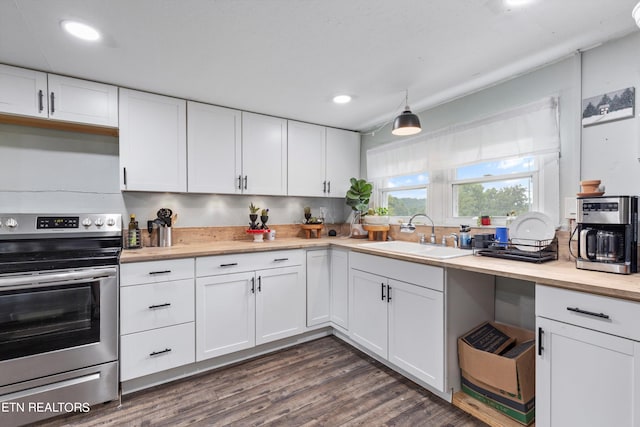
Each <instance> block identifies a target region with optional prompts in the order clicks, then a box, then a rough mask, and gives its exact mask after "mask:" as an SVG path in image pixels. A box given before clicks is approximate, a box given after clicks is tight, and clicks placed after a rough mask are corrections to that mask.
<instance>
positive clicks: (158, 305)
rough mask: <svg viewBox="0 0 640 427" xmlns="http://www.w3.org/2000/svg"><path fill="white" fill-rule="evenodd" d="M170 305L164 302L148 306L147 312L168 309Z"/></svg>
mask: <svg viewBox="0 0 640 427" xmlns="http://www.w3.org/2000/svg"><path fill="white" fill-rule="evenodd" d="M170 305H171V303H170V302H165V303H164V304H154V305H150V306H149V310H154V309H156V308H165V307H169V306H170Z"/></svg>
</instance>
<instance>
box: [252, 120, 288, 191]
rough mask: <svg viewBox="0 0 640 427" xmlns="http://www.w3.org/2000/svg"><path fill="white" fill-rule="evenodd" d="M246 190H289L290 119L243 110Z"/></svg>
mask: <svg viewBox="0 0 640 427" xmlns="http://www.w3.org/2000/svg"><path fill="white" fill-rule="evenodd" d="M242 171H243V183H242V191H243V193H244V194H265V195H271V196H284V195H286V194H287V121H286V120H285V119H280V118H277V117H271V116H263V115H261V114H253V113H246V112H243V113H242Z"/></svg>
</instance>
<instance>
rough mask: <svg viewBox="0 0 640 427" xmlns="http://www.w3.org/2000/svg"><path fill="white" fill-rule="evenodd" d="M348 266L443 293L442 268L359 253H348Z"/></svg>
mask: <svg viewBox="0 0 640 427" xmlns="http://www.w3.org/2000/svg"><path fill="white" fill-rule="evenodd" d="M349 266H350V267H351V268H354V269H356V270H360V271H367V272H369V273H372V274H377V275H378V276H383V277H388V278H390V279H396V280H400V281H403V282H407V283H413V284H414V285H418V286H422V287H424V288H429V289H433V290H435V291H440V292H444V269H443V268H442V267H435V266H432V265H425V264H419V263H415V262H407V261H399V260H397V259H392V258H385V257H381V256H375V255H368V254H363V253H359V252H350V253H349Z"/></svg>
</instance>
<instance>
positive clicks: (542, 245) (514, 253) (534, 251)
mask: <svg viewBox="0 0 640 427" xmlns="http://www.w3.org/2000/svg"><path fill="white" fill-rule="evenodd" d="M520 248H526V249H520ZM473 254H474V255H483V256H490V257H494V258H505V259H512V260H516V261H526V262H535V263H542V262H547V261H555V260H557V259H558V238H557V237H554V238H553V239H546V240H534V239H523V238H518V239H516V243H513V242H512V241H511V239H509V243H507V245H506V246H505V245H504V243H498V242H492V243H491V244H490V245H489V247H488V248H474V249H473Z"/></svg>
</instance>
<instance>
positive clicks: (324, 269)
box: [306, 249, 331, 326]
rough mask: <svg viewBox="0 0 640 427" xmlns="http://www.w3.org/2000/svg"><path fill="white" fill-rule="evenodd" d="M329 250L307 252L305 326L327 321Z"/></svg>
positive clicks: (328, 306) (329, 280) (328, 309)
mask: <svg viewBox="0 0 640 427" xmlns="http://www.w3.org/2000/svg"><path fill="white" fill-rule="evenodd" d="M330 252H331V251H330V250H329V249H323V250H318V251H308V252H307V275H306V276H307V326H314V325H319V324H321V323H326V322H328V321H329V317H330V311H331V308H330V307H331V306H330V303H331V276H330V270H329V268H330V262H329V261H330V258H329V253H330Z"/></svg>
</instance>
